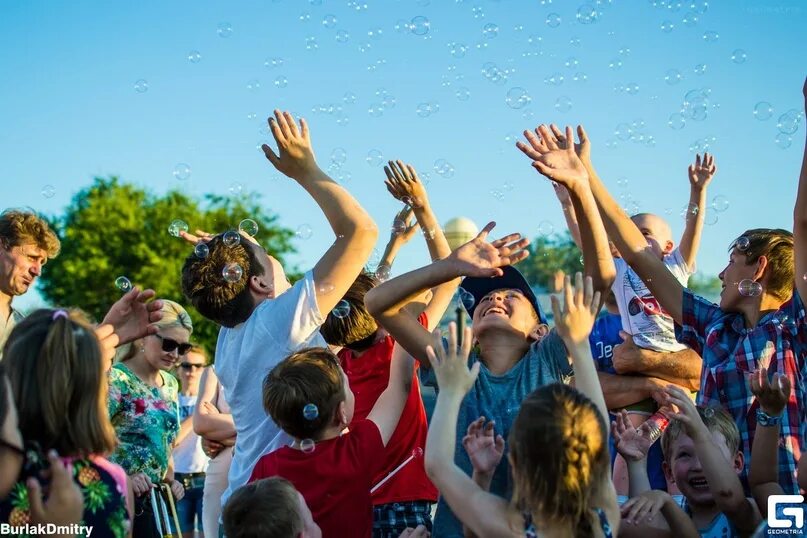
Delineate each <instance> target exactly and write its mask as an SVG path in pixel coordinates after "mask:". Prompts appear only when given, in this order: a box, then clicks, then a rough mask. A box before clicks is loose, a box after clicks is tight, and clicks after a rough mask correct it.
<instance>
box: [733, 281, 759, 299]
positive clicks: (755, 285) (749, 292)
mask: <svg viewBox="0 0 807 538" xmlns="http://www.w3.org/2000/svg"><path fill="white" fill-rule="evenodd" d="M737 290H738V291H739V292H740V295H742V296H743V297H759V296H760V295H762V284H760V283H759V282H756V281H754V280H751V279H749V278H745V279H743V280H740V283H739V284H737Z"/></svg>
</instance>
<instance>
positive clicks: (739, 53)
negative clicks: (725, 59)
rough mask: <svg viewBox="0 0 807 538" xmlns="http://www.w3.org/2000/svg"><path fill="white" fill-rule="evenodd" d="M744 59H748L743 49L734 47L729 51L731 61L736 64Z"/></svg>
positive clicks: (743, 61)
mask: <svg viewBox="0 0 807 538" xmlns="http://www.w3.org/2000/svg"><path fill="white" fill-rule="evenodd" d="M746 59H748V55H747V54H746V53H745V51H744V50H743V49H735V50H734V52H732V53H731V61H732V62H734V63H736V64H744V63H745V60H746Z"/></svg>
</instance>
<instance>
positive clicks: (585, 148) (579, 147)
mask: <svg viewBox="0 0 807 538" xmlns="http://www.w3.org/2000/svg"><path fill="white" fill-rule="evenodd" d="M549 128H550V129H551V130H552V135H553V136H554V137H555V143H556V144H557V145H558V147H559V148H560V149H566V148H567V147H568V142H569V140H571V141H572V143H574V137H567V136H566V135H565V134H563V133H562V132H560V129H558V126H557V125H555V124H554V123H553V124H551V125H550V126H549ZM535 132H536V133H537V132H538V129H536V130H535ZM577 134H578V137H579V138H580V143H579V144H574V145H573V147H574V152H575V153H577V156H578V157H580V160H581V161H583V164H585V165H589V164H591V142H589V139H588V136H587V135H586V131H585V129H583V126H582V125H578V126H577Z"/></svg>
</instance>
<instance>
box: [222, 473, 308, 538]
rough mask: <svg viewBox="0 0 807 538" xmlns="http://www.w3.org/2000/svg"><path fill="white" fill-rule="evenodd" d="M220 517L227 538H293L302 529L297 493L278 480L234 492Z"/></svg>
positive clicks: (247, 485)
mask: <svg viewBox="0 0 807 538" xmlns="http://www.w3.org/2000/svg"><path fill="white" fill-rule="evenodd" d="M221 517H222V521H223V523H224V534H225V535H226V536H227V538H296V537H297V536H299V535H300V533H301V532H303V528H304V526H305V524H304V522H303V517H302V514H300V500H299V497H298V495H297V490H296V489H294V486H293V485H292V484H291V482H289V481H288V480H286V479H285V478H281V477H279V476H273V477H272V478H263V479H261V480H256V481H255V482H252V483H250V484H246V485H244V486H241V487H240V488H238V489H237V490H235V491H234V492H233V494H232V495H231V496H230V498H229V499H228V500H227V503H226V504H225V505H224V509H223V510H222V512H221Z"/></svg>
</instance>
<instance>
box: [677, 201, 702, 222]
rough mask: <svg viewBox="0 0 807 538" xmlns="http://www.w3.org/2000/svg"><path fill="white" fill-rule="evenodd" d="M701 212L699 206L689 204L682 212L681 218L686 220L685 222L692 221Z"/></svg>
mask: <svg viewBox="0 0 807 538" xmlns="http://www.w3.org/2000/svg"><path fill="white" fill-rule="evenodd" d="M699 211H700V208H699V207H698V205H697V204H687V205H685V206H684V208H683V209H682V210H681V216H682V217H683V218H684V220H690V219H692V218H694V217H695V216H696V215H697V214H698V212H699Z"/></svg>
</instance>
